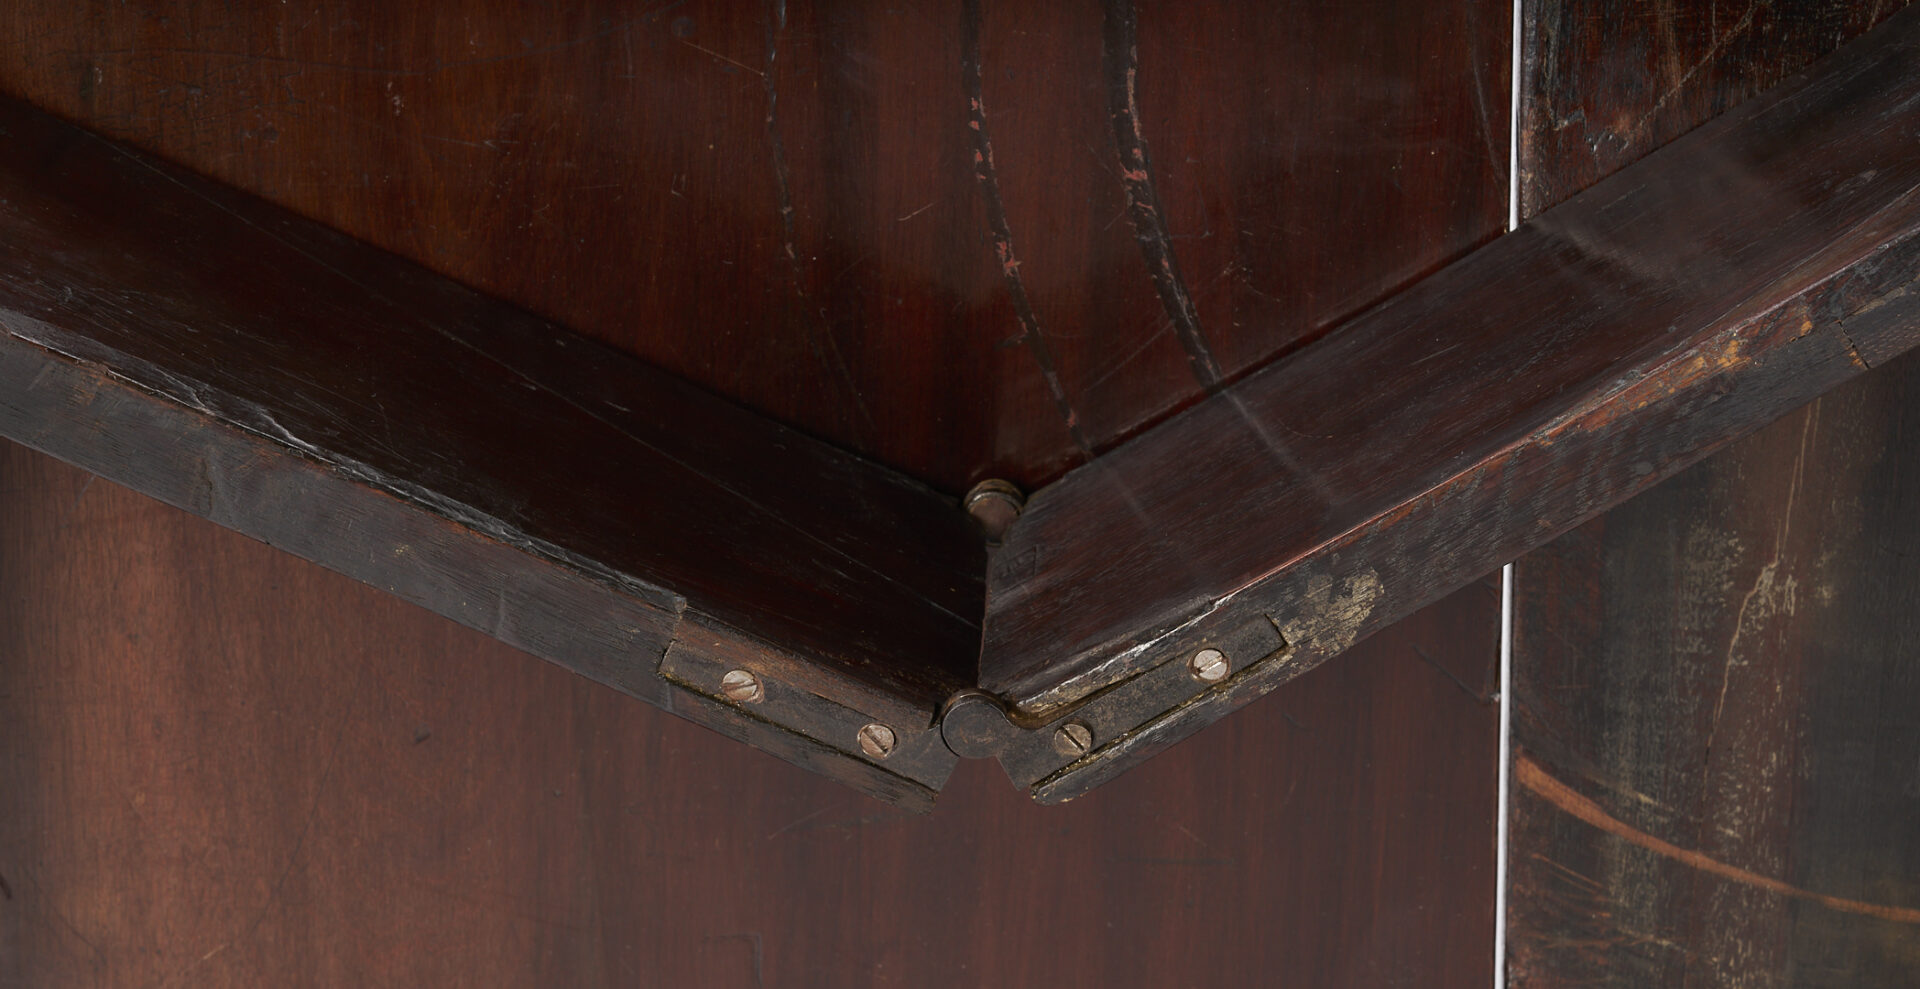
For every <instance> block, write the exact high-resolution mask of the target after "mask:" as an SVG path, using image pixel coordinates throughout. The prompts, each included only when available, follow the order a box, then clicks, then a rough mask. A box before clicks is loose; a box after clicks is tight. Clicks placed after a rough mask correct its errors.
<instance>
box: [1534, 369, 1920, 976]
mask: <svg viewBox="0 0 1920 989" xmlns="http://www.w3.org/2000/svg"><path fill="white" fill-rule="evenodd" d="M1916 410H1920V362H1916V361H1915V360H1914V359H1913V357H1911V356H1909V357H1903V358H1901V359H1900V360H1899V361H1896V362H1895V363H1893V364H1890V365H1888V366H1887V367H1885V368H1882V369H1878V370H1876V371H1875V372H1874V373H1873V374H1870V375H1867V376H1866V377H1865V378H1863V379H1862V380H1860V381H1858V382H1856V383H1854V384H1851V385H1849V386H1847V387H1846V388H1844V389H1842V390H1839V391H1836V392H1833V393H1832V394H1830V395H1828V396H1826V397H1823V398H1821V399H1820V400H1818V401H1816V402H1815V403H1813V404H1812V405H1809V406H1807V407H1806V408H1804V409H1802V410H1800V411H1799V412H1796V413H1794V414H1793V415H1791V416H1788V417H1787V418H1786V419H1783V420H1782V421H1780V422H1779V423H1776V424H1775V425H1773V426H1771V427H1769V428H1768V429H1767V430H1766V431H1764V432H1762V433H1759V434H1756V435H1755V436H1753V437H1751V438H1749V439H1747V440H1745V441H1742V442H1741V443H1740V444H1738V445H1736V446H1734V447H1732V448H1729V449H1728V450H1726V451H1723V452H1722V453H1720V454H1719V455H1717V456H1715V457H1714V458H1713V459H1712V460H1710V461H1708V462H1706V463H1704V464H1701V465H1699V466H1698V467H1696V468H1694V469H1693V470H1690V471H1688V472H1687V473H1685V474H1682V475H1681V476H1679V477H1677V478H1675V479H1673V480H1672V481H1670V482H1668V483H1666V484H1663V485H1661V486H1660V487H1658V488H1655V489H1654V490H1653V491H1651V492H1649V493H1647V494H1646V495H1643V496H1641V497H1640V498H1638V499H1635V500H1634V501H1632V502H1629V503H1628V504H1627V505H1624V506H1622V507H1620V508H1617V509H1615V510H1614V511H1612V512H1610V513H1608V514H1607V515H1606V516H1604V517H1602V518H1600V519H1597V520H1595V521H1593V522H1591V523H1589V524H1587V525H1586V526H1583V527H1582V528H1580V529H1578V530H1576V531H1575V532H1573V533H1570V534H1568V535H1567V536H1565V537H1563V538H1561V539H1560V540H1558V541H1557V542H1555V543H1553V544H1552V545H1551V546H1549V547H1547V548H1545V549H1542V550H1539V551H1536V552H1535V553H1532V554H1530V555H1528V556H1527V557H1526V558H1525V559H1523V560H1521V561H1520V563H1519V564H1518V566H1517V577H1516V579H1517V581H1518V588H1519V592H1518V599H1517V600H1518V606H1517V609H1516V614H1517V617H1516V622H1515V640H1514V641H1515V645H1514V668H1515V688H1514V690H1515V694H1514V700H1515V704H1516V705H1517V707H1516V720H1515V728H1514V735H1515V741H1516V745H1517V747H1518V748H1517V755H1516V757H1515V758H1516V763H1515V768H1514V771H1515V785H1514V800H1513V809H1512V812H1511V813H1512V830H1511V838H1510V841H1511V847H1512V849H1513V852H1512V858H1511V859H1510V861H1511V863H1512V864H1511V869H1512V873H1511V881H1512V886H1511V889H1512V892H1511V894H1510V901H1509V902H1510V906H1509V936H1508V937H1509V940H1508V943H1509V946H1510V948H1509V951H1510V954H1509V962H1508V964H1509V971H1510V973H1511V976H1512V979H1511V984H1512V985H1515V986H1528V987H1541V989H1546V987H1559V986H1622V987H1624V986H1688V985H1743V984H1753V985H1770V984H1780V985H1805V986H1850V987H1861V989H1869V987H1882V986H1884V987H1894V986H1909V985H1913V984H1914V983H1915V981H1916V980H1920V871H1916V868H1915V865H1916V863H1920V830H1916V829H1915V827H1914V821H1915V820H1916V819H1920V792H1916V790H1915V787H1914V767H1915V766H1920V725H1916V722H1915V720H1914V718H1913V711H1914V710H1915V709H1916V707H1920V667H1916V665H1915V663H1914V658H1915V643H1916V642H1920V627H1917V626H1916V624H1915V620H1914V607H1913V604H1914V602H1915V601H1916V600H1920V568H1916V567H1915V566H1914V565H1913V562H1912V559H1913V557H1914V555H1915V554H1916V553H1920V525H1917V524H1916V523H1915V514H1914V505H1915V504H1920V474H1916V472H1915V464H1916V463H1920V445H1916V438H1920V412H1917V411H1916Z"/></svg>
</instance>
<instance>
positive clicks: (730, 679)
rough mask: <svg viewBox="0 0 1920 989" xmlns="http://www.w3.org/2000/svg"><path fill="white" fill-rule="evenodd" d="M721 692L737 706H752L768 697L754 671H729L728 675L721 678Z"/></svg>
mask: <svg viewBox="0 0 1920 989" xmlns="http://www.w3.org/2000/svg"><path fill="white" fill-rule="evenodd" d="M720 692H721V693H722V694H725V695H726V697H727V700H730V701H733V702H734V703H736V704H752V703H754V702H755V701H758V700H759V699H760V698H762V697H765V696H766V695H767V694H766V691H765V690H762V689H761V687H760V678H759V677H757V676H754V675H753V671H752V670H728V671H727V675H726V676H723V677H721V678H720Z"/></svg>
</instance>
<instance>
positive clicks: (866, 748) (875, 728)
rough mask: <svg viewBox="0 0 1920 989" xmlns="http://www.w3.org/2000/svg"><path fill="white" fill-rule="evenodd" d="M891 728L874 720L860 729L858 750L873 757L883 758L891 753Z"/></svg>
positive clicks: (892, 740)
mask: <svg viewBox="0 0 1920 989" xmlns="http://www.w3.org/2000/svg"><path fill="white" fill-rule="evenodd" d="M893 744H894V737H893V729H891V728H888V727H887V726H886V725H883V724H880V723H879V722H875V723H873V724H870V725H867V726H865V727H863V728H861V729H860V751H862V752H865V753H866V754H867V755H869V756H871V757H873V758H875V759H885V758H886V757H887V756H888V755H891V754H892V753H893Z"/></svg>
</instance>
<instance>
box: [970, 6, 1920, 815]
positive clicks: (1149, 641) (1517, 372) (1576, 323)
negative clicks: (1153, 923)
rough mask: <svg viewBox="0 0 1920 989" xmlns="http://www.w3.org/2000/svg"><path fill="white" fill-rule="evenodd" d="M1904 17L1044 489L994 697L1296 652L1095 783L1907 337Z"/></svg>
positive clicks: (1113, 758)
mask: <svg viewBox="0 0 1920 989" xmlns="http://www.w3.org/2000/svg"><path fill="white" fill-rule="evenodd" d="M1917 34H1920V16H1915V15H1912V14H1908V15H1904V16H1898V17H1896V18H1895V19H1894V21H1893V22H1891V23H1889V24H1888V25H1886V26H1885V27H1884V28H1883V29H1882V30H1881V31H1879V32H1876V33H1875V34H1873V35H1872V36H1870V37H1869V38H1866V39H1863V40H1862V41H1861V42H1859V43H1857V44H1855V45H1854V46H1851V47H1849V48H1848V49H1847V50H1846V51H1845V52H1843V53H1842V54H1840V55H1837V56H1835V57H1834V58H1833V59H1831V60H1829V61H1827V62H1824V63H1822V64H1821V66H1820V67H1819V69H1818V71H1817V72H1816V73H1815V74H1813V75H1812V76H1802V77H1799V78H1798V79H1796V80H1795V81H1793V82H1789V83H1787V84H1785V85H1783V86H1781V87H1779V88H1777V89H1775V90H1773V91H1771V92H1769V93H1768V94H1767V95H1766V96H1764V97H1762V98H1760V99H1757V100H1754V101H1751V102H1749V103H1747V104H1743V105H1742V106H1740V107H1739V108H1736V109H1735V110H1733V111H1731V112H1729V113H1728V114H1726V115H1724V116H1722V117H1720V118H1719V119H1717V120H1715V121H1714V122H1713V123H1711V124H1708V125H1706V126H1704V127H1702V128H1700V129H1699V130H1696V131H1694V132H1693V133H1691V134H1689V135H1688V136H1686V137H1685V138H1683V139H1681V140H1679V141H1677V142H1675V143H1674V144H1673V145H1671V146H1670V147H1668V148H1666V149H1663V150H1662V151H1661V152H1659V153H1658V154H1656V155H1653V156H1650V157H1648V158H1647V159H1645V160H1643V161H1641V162H1639V163H1637V164H1635V165H1633V166H1630V167H1629V168H1627V169H1624V170H1622V171H1621V172H1619V173H1617V174H1616V175H1615V176H1613V177H1612V178H1610V179H1608V180H1606V181H1604V182H1602V183H1600V184H1599V185H1596V186H1595V187H1594V188H1592V189H1591V190H1589V191H1587V192H1585V193H1582V194H1581V195H1579V196H1577V197H1575V198H1574V199H1572V200H1569V201H1568V202H1566V203H1564V204H1562V205H1561V206H1559V207H1557V208H1555V209H1553V210H1550V211H1548V212H1546V213H1543V214H1542V215H1541V216H1539V217H1537V218H1535V219H1534V220H1533V221H1531V222H1529V223H1528V224H1527V225H1526V226H1524V227H1522V228H1521V229H1520V230H1519V231H1517V232H1515V233H1513V234H1509V235H1507V236H1505V237H1502V238H1500V239H1499V240H1498V241H1496V242H1494V243H1493V244H1491V245H1489V246H1487V247H1485V248H1482V249H1481V250H1479V251H1477V252H1475V253H1474V254H1473V255H1471V256H1470V257H1468V258H1466V259H1465V260H1463V261H1460V262H1456V263H1455V264H1453V265H1450V266H1449V267H1447V268H1446V269H1445V270H1444V271H1442V272H1441V273H1439V274H1437V275H1435V276H1433V277H1431V278H1429V279H1427V280H1425V281H1423V282H1421V283H1420V284H1418V285H1416V286H1414V287H1413V288H1412V289H1410V290H1408V291H1407V292H1405V293H1402V294H1401V295H1399V296H1396V297H1394V298H1393V299H1391V300H1390V301H1388V302H1387V303H1385V304H1383V305H1381V306H1379V307H1377V308H1375V309H1374V310H1372V311H1371V312H1370V313H1368V314H1367V315H1366V316H1363V317H1362V318H1360V319H1359V320H1357V321H1355V322H1354V323H1352V324H1350V325H1348V326H1346V327H1343V328H1342V329H1340V330H1338V331H1337V332H1335V333H1334V334H1333V335H1331V336H1329V337H1328V338H1326V339H1324V340H1322V341H1321V342H1319V343H1318V344H1316V345H1314V346H1312V347H1309V348H1307V349H1305V350H1303V351H1301V352H1300V353H1298V354H1296V355H1294V356H1293V357H1291V358H1289V359H1287V360H1285V361H1282V362H1279V363H1278V364H1276V365H1274V366H1271V367H1269V368H1267V369H1265V370H1263V371H1261V372H1259V373H1258V374H1255V375H1253V376H1251V377H1248V378H1246V379H1244V380H1242V381H1240V382H1238V383H1236V384H1234V385H1232V386H1230V387H1228V388H1226V389H1225V390H1223V391H1222V392H1221V393H1219V394H1218V395H1215V396H1214V397H1212V398H1210V399H1209V400H1207V401H1206V402H1204V403H1202V404H1200V405H1198V406H1195V407H1194V408H1192V409H1190V410H1188V411H1187V412H1184V413H1182V414H1181V415H1179V416H1177V417H1175V418H1173V419H1171V420H1169V421H1167V422H1166V423H1163V424H1161V425H1160V426H1157V427H1155V428H1154V429H1153V430H1150V431H1149V432H1147V433H1145V434H1143V435H1142V436H1141V437H1139V438H1138V439H1136V440H1134V441H1133V442H1131V443H1129V444H1127V445H1125V446H1123V447H1122V448H1120V449H1118V450H1116V451H1114V452H1113V453H1111V454H1108V455H1106V456H1103V457H1102V458H1101V459H1100V460H1099V461H1097V462H1096V463H1094V464H1092V465H1090V466H1088V467H1086V468H1083V469H1080V470H1077V471H1075V472H1073V473H1072V474H1069V475H1068V476H1067V478H1066V479H1064V480H1063V481H1061V482H1060V483H1058V484H1056V485H1053V486H1051V487H1049V488H1047V489H1045V490H1043V491H1041V492H1039V493H1038V494H1037V495H1036V496H1035V497H1034V498H1033V499H1032V501H1031V502H1030V504H1029V507H1028V510H1027V513H1026V514H1025V515H1024V516H1023V517H1022V518H1021V520H1020V522H1019V523H1018V524H1017V525H1016V526H1015V527H1014V528H1013V530H1012V532H1011V533H1010V535H1009V537H1008V539H1007V541H1006V545H1005V546H1004V547H1003V548H1002V549H1000V550H999V551H997V553H996V554H995V556H994V558H993V564H992V569H991V572H990V574H989V578H988V616H987V622H986V644H985V647H984V649H983V653H982V656H983V659H982V670H981V677H982V679H981V682H982V686H983V687H984V688H985V689H987V690H989V691H993V692H996V693H1000V694H1002V695H1004V696H1006V697H1007V698H1009V700H1010V701H1011V702H1012V703H1015V704H1016V705H1018V707H1019V708H1020V709H1021V711H1022V712H1023V713H1024V714H1026V715H1027V716H1029V717H1031V718H1034V719H1036V720H1038V719H1043V718H1052V717H1059V716H1062V715H1064V714H1065V713H1066V712H1068V711H1070V710H1072V709H1073V707H1074V706H1075V705H1077V704H1079V703H1080V702H1082V701H1083V700H1085V699H1086V698H1088V697H1090V696H1092V695H1094V694H1095V693H1096V692H1098V691H1100V690H1103V689H1106V688H1109V687H1111V686H1112V685H1114V684H1117V683H1120V682H1122V681H1124V680H1126V679H1128V678H1129V677H1132V676H1135V675H1137V674H1140V673H1142V672H1143V671H1145V670H1149V669H1152V668H1156V667H1159V666H1161V665H1163V664H1165V663H1167V662H1170V661H1173V660H1174V659H1176V658H1180V657H1184V656H1187V655H1191V654H1192V653H1193V652H1194V650H1196V649H1198V648H1199V647H1200V645H1201V644H1203V643H1204V642H1205V640H1207V639H1208V638H1210V637H1215V636H1220V635H1224V634H1228V630H1230V629H1233V628H1237V627H1240V626H1243V625H1245V624H1247V623H1249V622H1254V621H1257V620H1259V619H1260V618H1261V616H1264V617H1265V619H1266V620H1269V621H1271V622H1272V623H1273V624H1274V625H1275V626H1276V627H1277V628H1278V629H1279V630H1280V632H1281V634H1282V636H1283V637H1284V638H1285V640H1286V641H1287V642H1288V643H1289V644H1290V645H1291V646H1292V652H1291V653H1289V655H1288V658H1287V660H1286V661H1285V662H1281V663H1267V664H1262V667H1261V668H1259V669H1252V670H1249V672H1248V674H1247V675H1246V676H1245V677H1244V678H1242V679H1241V680H1240V681H1238V682H1235V683H1232V684H1228V685H1225V687H1224V688H1222V689H1216V690H1214V691H1213V692H1211V693H1210V694H1208V695H1206V696H1205V697H1203V698H1200V699H1198V700H1196V701H1194V703H1192V704H1191V705H1189V706H1187V707H1185V708H1183V709H1182V710H1181V712H1179V713H1178V714H1177V715H1174V716H1169V717H1168V718H1165V719H1163V720H1162V721H1159V722H1156V723H1154V724H1152V725H1150V726H1149V727H1147V728H1145V729H1143V730H1142V731H1140V732H1138V733H1135V734H1133V735H1130V736H1126V737H1124V738H1122V739H1120V740H1117V741H1116V742H1115V744H1114V745H1113V746H1111V747H1110V748H1109V749H1106V750H1103V751H1102V752H1101V753H1096V754H1095V755H1094V756H1091V757H1089V758H1088V759H1086V760H1083V763H1081V764H1076V769H1075V770H1074V771H1075V772H1077V773H1082V774H1083V775H1084V777H1085V778H1086V780H1087V782H1086V783H1085V784H1084V785H1092V784H1093V783H1095V782H1097V781H1098V780H1099V779H1103V778H1106V777H1107V776H1109V775H1111V774H1112V773H1114V772H1117V771H1119V770H1120V769H1123V768H1124V767H1125V765H1126V764H1127V763H1128V762H1129V760H1130V759H1132V758H1134V757H1135V756H1136V755H1137V754H1142V753H1145V752H1150V751H1153V750H1155V749H1157V748H1159V747H1162V746H1164V745H1165V744H1168V743H1169V742H1170V741H1171V740H1173V739H1177V738H1178V737H1180V736H1181V735H1182V734H1183V733H1184V732H1186V731H1189V730H1191V729H1192V728H1194V727H1196V726H1198V725H1201V724H1204V723H1206V722H1207V721H1209V720H1211V719H1213V718H1217V717H1220V716H1221V715H1223V714H1225V713H1226V712H1227V711H1229V710H1231V709H1232V708H1233V707H1234V706H1235V704H1236V701H1237V700H1240V699H1245V698H1249V697H1252V696H1256V695H1257V694H1258V693H1260V692H1262V691H1264V690H1267V689H1271V688H1272V687H1273V686H1275V685H1277V684H1278V683H1280V682H1283V681H1284V680H1285V679H1286V678H1287V677H1288V676H1290V675H1292V674H1293V673H1295V672H1298V671H1299V670H1301V669H1304V668H1306V667H1309V666H1311V665H1312V664H1314V663H1316V662H1319V661H1321V660H1323V659H1325V658H1327V657H1329V656H1331V655H1334V654H1336V653H1338V652H1339V651H1341V649H1343V648H1345V647H1346V646H1347V645H1349V644H1351V643H1352V642H1353V641H1354V640H1355V639H1356V638H1357V637H1358V636H1360V635H1364V634H1365V633H1366V631H1368V630H1369V629H1371V628H1375V627H1378V626H1379V625H1381V624H1383V623H1385V622H1387V621H1390V620H1392V618H1393V617H1395V616H1397V615H1399V614H1403V613H1405V612H1406V611H1408V610H1410V609H1412V608H1414V607H1417V606H1418V605H1420V604H1422V603H1424V602H1425V601H1427V600H1429V599H1430V598H1431V596H1432V595H1434V594H1436V593H1438V592H1439V591H1440V590H1441V589H1442V588H1445V587H1448V586H1452V584H1453V582H1455V581H1458V580H1463V579H1466V578H1468V577H1470V576H1471V575H1474V574H1478V573H1484V572H1485V571H1486V570H1487V569H1489V568H1491V567H1493V566H1496V565H1498V563H1499V562H1500V560H1501V559H1503V558H1505V557H1506V556H1507V555H1508V554H1517V553H1519V552H1522V551H1524V550H1525V549H1526V548H1528V547H1531V546H1534V545H1538V544H1539V543H1541V542H1543V541H1544V540H1546V539H1547V538H1549V537H1550V536H1552V535H1554V534H1556V533H1557V532H1560V531H1564V530H1565V529H1566V528H1568V527H1571V526H1572V525H1574V524H1576V523H1577V522H1579V521H1581V520H1582V519H1584V518H1586V517H1588V516H1590V515H1591V514H1593V513H1595V512H1598V511H1600V510H1602V509H1604V508H1606V507H1608V506H1609V505H1612V504H1614V503H1617V502H1618V501H1621V500H1624V499H1625V498H1627V497H1629V496H1630V495H1632V494H1634V493H1636V492H1638V491H1641V490H1644V489H1645V488H1646V487H1648V486H1650V485H1651V484H1652V483H1654V482H1655V481H1657V480H1659V479H1660V478H1662V477H1664V476H1667V475H1670V474H1671V473H1673V472H1675V471H1677V470H1679V469H1681V468H1682V467H1684V466H1686V465H1687V464H1689V463H1691V462H1693V461H1694V460H1697V459H1698V458H1699V457H1701V456H1704V455H1705V454H1706V453H1708V452H1710V451H1711V450H1712V449H1714V448H1715V447H1716V446H1717V445H1718V444H1721V443H1724V442H1726V441H1727V440H1729V439H1731V438H1732V437H1735V436H1738V435H1741V434H1742V433H1744V432H1746V431H1748V430H1751V429H1753V428H1755V427H1757V426H1758V425H1760V424H1762V423H1764V422H1767V421H1769V420H1771V419H1772V418H1773V417H1775V416H1778V415H1780V414H1781V413H1783V412H1784V411H1786V410H1788V409H1790V408H1792V407H1794V406H1795V405H1797V404H1799V403H1801V402H1804V401H1806V400H1808V399H1810V398H1812V397H1814V396H1815V395H1818V394H1819V393H1820V392H1821V391H1824V390H1825V389H1827V388H1830V387H1832V386H1834V385H1835V384H1837V383H1839V382H1840V381H1843V380H1845V379H1847V378H1849V377H1851V376H1853V375H1856V374H1858V373H1860V372H1861V371H1863V370H1865V369H1866V368H1868V367H1870V366H1873V365H1876V364H1879V363H1881V362H1882V361H1884V360H1886V359H1888V358H1890V357H1892V356H1893V355H1895V354H1898V353H1900V352H1901V351H1903V350H1905V349H1906V348H1907V347H1908V346H1911V345H1912V344H1913V343H1914V342H1916V341H1920V321H1916V319H1915V315H1916V310H1915V309H1914V307H1913V305H1912V303H1911V301H1910V300H1909V298H1908V295H1907V286H1908V285H1909V284H1910V283H1911V282H1912V281H1913V280H1914V279H1915V277H1916V276H1920V237H1916V234H1920V167H1916V162H1915V159H1914V158H1913V156H1912V155H1911V154H1910V151H1911V147H1910V141H1909V140H1908V136H1909V134H1910V133H1911V132H1912V131H1913V129H1914V128H1915V127H1916V126H1917V125H1920V116H1915V114H1916V110H1915V109H1914V107H1915V103H1914V101H1912V100H1911V98H1910V97H1911V95H1912V92H1913V91H1914V90H1915V88H1916V87H1920V61H1916V59H1915V57H1914V55H1913V52H1912V45H1911V41H1912V39H1913V38H1914V37H1916V35H1917ZM1356 381H1365V382H1367V384H1366V385H1365V386H1364V387H1357V386H1356V384H1355V382H1356ZM1239 668H1240V667H1239V666H1238V665H1236V669H1239Z"/></svg>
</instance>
